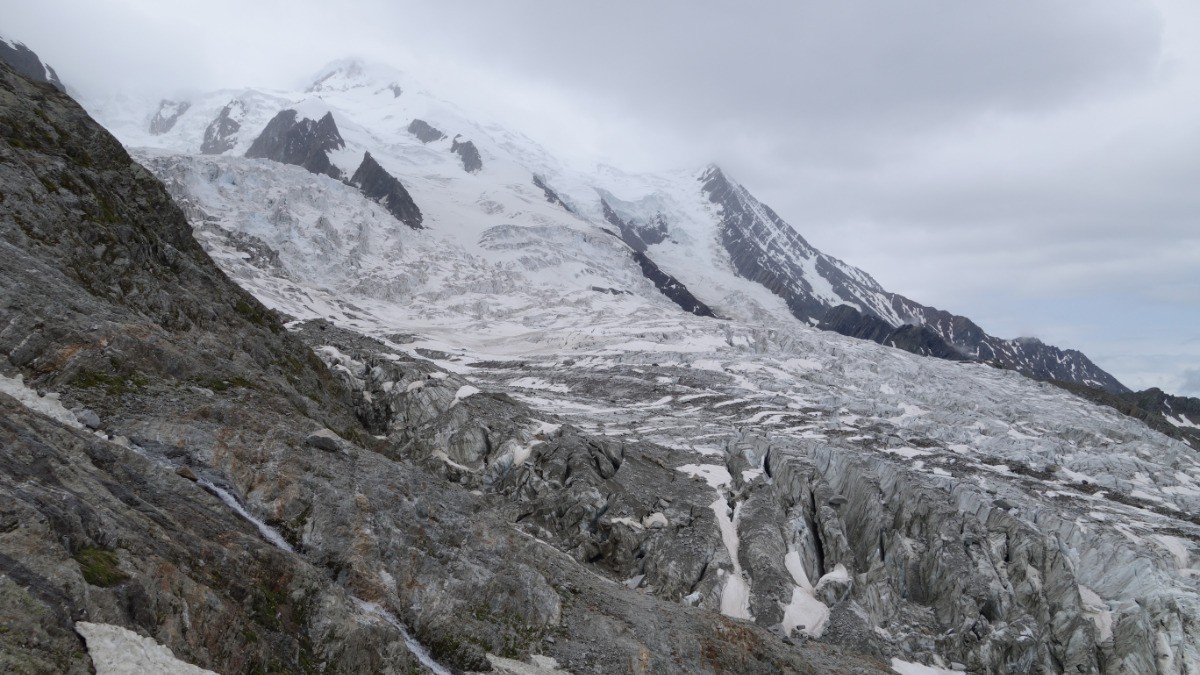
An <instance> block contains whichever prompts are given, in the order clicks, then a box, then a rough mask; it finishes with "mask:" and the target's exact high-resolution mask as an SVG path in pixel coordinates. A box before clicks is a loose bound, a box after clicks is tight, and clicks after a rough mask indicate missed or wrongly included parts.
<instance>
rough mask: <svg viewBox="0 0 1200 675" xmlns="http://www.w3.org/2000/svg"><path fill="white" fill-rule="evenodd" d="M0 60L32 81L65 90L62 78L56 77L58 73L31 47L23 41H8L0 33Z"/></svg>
mask: <svg viewBox="0 0 1200 675" xmlns="http://www.w3.org/2000/svg"><path fill="white" fill-rule="evenodd" d="M0 61H3V62H4V63H7V64H8V65H9V67H11V68H12V69H13V70H15V71H16V72H17V73H19V74H21V75H23V76H25V77H27V78H29V79H31V80H33V81H34V82H45V83H46V84H49V85H51V86H53V87H54V88H55V89H57V90H59V91H61V92H66V90H67V88H66V87H65V86H63V83H62V80H60V79H58V73H56V72H54V69H53V68H51V67H50V65H49V64H47V63H44V62H43V61H42V59H41V58H40V57H39V56H38V55H37V54H36V53H34V51H33V50H32V49H30V48H29V47H26V46H25V45H24V43H21V42H17V41H15V40H14V41H9V40H7V39H6V38H5V37H4V36H2V35H0Z"/></svg>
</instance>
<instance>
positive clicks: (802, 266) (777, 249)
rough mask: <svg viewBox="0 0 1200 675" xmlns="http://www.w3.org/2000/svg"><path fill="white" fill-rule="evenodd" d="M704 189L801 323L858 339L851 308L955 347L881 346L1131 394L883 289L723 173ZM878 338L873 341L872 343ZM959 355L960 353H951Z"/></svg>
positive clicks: (1095, 374)
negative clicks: (833, 313)
mask: <svg viewBox="0 0 1200 675" xmlns="http://www.w3.org/2000/svg"><path fill="white" fill-rule="evenodd" d="M701 180H702V181H703V190H704V193H705V194H706V195H707V196H708V198H709V199H710V200H711V201H712V202H713V203H714V204H716V205H717V206H718V207H719V209H720V214H721V226H720V238H721V244H722V246H724V248H725V250H726V251H727V252H728V253H729V257H730V260H732V261H733V264H734V267H735V268H736V269H737V271H738V273H739V274H741V275H742V276H744V277H746V278H748V279H751V280H753V281H755V282H757V283H760V284H762V285H764V286H766V287H767V288H768V289H770V290H771V291H772V292H773V293H775V294H777V295H779V296H780V297H781V298H783V299H784V300H785V301H786V302H787V305H788V308H789V309H790V310H791V312H792V314H793V315H795V317H796V318H797V319H800V320H802V321H807V322H810V323H814V324H818V325H820V326H821V327H822V328H825V329H827V330H833V331H837V332H840V333H843V334H845V335H851V336H855V337H866V336H859V335H856V330H858V325H857V324H858V322H857V320H856V319H854V318H853V317H852V316H850V315H848V314H846V313H845V312H839V313H838V314H837V315H836V316H830V315H829V313H830V312H831V311H833V310H835V309H836V308H838V307H839V306H843V305H848V306H850V307H852V308H854V309H855V310H856V311H857V312H859V313H863V314H867V315H871V316H874V317H876V318H877V319H879V320H881V321H883V322H884V323H886V324H887V325H888V326H890V327H891V328H892V329H893V330H900V329H902V328H903V327H904V326H905V325H907V324H916V325H919V326H923V327H925V328H927V329H928V330H929V331H930V332H931V333H932V334H933V335H935V336H937V337H938V338H940V339H941V340H942V341H944V342H945V344H946V345H948V346H949V348H950V349H949V350H947V349H946V348H945V347H939V346H935V345H931V344H930V341H929V340H928V339H922V340H920V341H918V343H915V344H914V346H913V347H912V348H911V349H910V348H909V347H907V346H905V344H906V343H904V342H896V341H894V340H893V341H892V342H890V343H889V342H888V341H887V340H888V336H889V335H890V333H888V334H880V337H879V339H877V340H876V341H878V342H881V343H882V344H892V346H897V347H899V348H901V349H909V351H915V352H916V353H920V354H927V355H941V356H943V357H944V356H950V357H951V358H969V359H975V360H980V361H990V362H994V363H997V364H999V365H1001V366H1003V367H1005V368H1011V369H1013V370H1017V371H1020V372H1022V373H1025V374H1027V375H1030V376H1033V377H1038V378H1047V379H1055V380H1062V381H1066V382H1076V383H1079V384H1084V385H1087V386H1090V387H1097V388H1100V389H1104V390H1106V391H1110V392H1113V393H1118V394H1119V393H1126V392H1128V391H1129V389H1128V388H1126V387H1125V386H1124V385H1122V384H1121V383H1120V382H1118V381H1117V380H1116V378H1114V377H1113V376H1112V375H1109V374H1108V373H1106V372H1104V371H1103V370H1101V369H1100V368H1099V367H1098V366H1096V364H1094V363H1092V361H1091V360H1090V359H1088V358H1087V357H1086V356H1084V355H1083V354H1082V353H1080V352H1078V351H1075V350H1062V349H1059V348H1057V347H1054V346H1052V345H1047V344H1044V343H1042V342H1041V341H1039V340H1036V339H1032V338H1018V339H1015V340H1005V339H1001V338H997V337H993V336H991V335H988V334H987V333H985V332H984V331H983V329H982V328H980V327H979V326H977V325H976V324H975V323H974V322H972V321H971V320H970V319H967V318H966V317H962V316H956V315H954V314H950V313H949V312H945V311H942V310H938V309H934V308H932V307H928V306H925V305H922V304H920V303H917V302H915V301H913V300H910V299H908V298H906V297H904V296H902V295H898V294H896V293H890V292H887V291H885V290H884V289H883V288H882V287H881V286H880V285H879V284H878V283H877V282H876V281H875V280H874V279H872V278H871V277H870V276H869V275H868V274H866V273H865V272H863V271H862V270H859V269H856V268H854V267H851V266H849V265H847V264H845V263H844V262H842V261H840V260H838V259H836V258H832V257H830V256H828V255H826V254H824V253H821V252H820V251H818V250H816V249H814V248H813V247H812V246H810V245H809V244H808V242H806V241H805V240H804V238H803V237H801V236H800V235H799V234H798V233H797V232H796V231H795V229H793V228H792V227H791V226H790V225H788V224H787V223H786V222H784V221H783V219H782V218H780V217H779V216H778V215H776V213H775V212H774V211H772V210H771V209H770V207H767V206H766V205H764V204H762V203H761V202H759V201H758V200H757V199H755V198H754V197H753V196H752V195H751V194H750V193H749V191H747V190H746V189H745V188H744V187H742V186H741V185H738V184H737V183H734V182H733V181H731V180H729V178H727V177H726V176H725V174H724V173H722V172H721V170H720V169H719V168H716V167H712V168H710V169H709V170H708V171H707V172H706V173H705V174H704V176H703V177H702V178H701ZM867 339H874V338H867ZM953 351H957V352H958V353H957V354H953V353H951V352H953Z"/></svg>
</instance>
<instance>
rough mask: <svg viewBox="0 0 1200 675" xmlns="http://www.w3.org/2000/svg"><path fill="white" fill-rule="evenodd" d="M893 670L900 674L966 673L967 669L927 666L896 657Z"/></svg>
mask: <svg viewBox="0 0 1200 675" xmlns="http://www.w3.org/2000/svg"><path fill="white" fill-rule="evenodd" d="M892 670H894V671H896V672H897V673H899V674H900V675H966V671H963V670H950V669H949V668H938V667H937V666H925V665H921V664H920V663H913V662H911V661H901V660H900V659H897V658H895V657H893V658H892Z"/></svg>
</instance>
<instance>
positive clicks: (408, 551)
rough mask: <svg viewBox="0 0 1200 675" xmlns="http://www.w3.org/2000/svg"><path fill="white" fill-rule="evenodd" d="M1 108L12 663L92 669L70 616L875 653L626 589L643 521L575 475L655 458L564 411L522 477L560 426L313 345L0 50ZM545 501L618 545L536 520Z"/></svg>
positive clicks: (190, 641) (2, 477)
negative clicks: (613, 533)
mask: <svg viewBox="0 0 1200 675" xmlns="http://www.w3.org/2000/svg"><path fill="white" fill-rule="evenodd" d="M0 135H2V141H0V195H3V200H2V201H0V326H3V328H0V354H3V356H4V359H3V360H2V361H0V375H3V378H4V379H3V380H0V382H3V383H10V384H5V389H4V390H5V391H11V392H13V393H15V394H18V395H19V398H14V397H13V396H10V395H9V394H0V445H2V446H3V448H4V452H2V453H0V624H2V625H4V626H6V627H10V628H8V629H7V630H3V631H0V669H2V670H5V671H6V672H8V671H11V672H62V673H87V672H91V671H92V668H93V664H92V663H90V656H89V653H88V652H87V651H86V649H87V647H85V644H84V643H83V642H82V640H81V638H80V636H79V634H78V632H77V631H76V630H75V628H76V624H77V623H78V622H85V623H86V624H91V625H99V624H103V625H107V626H119V627H121V628H124V629H127V630H129V631H132V632H133V633H136V634H137V635H139V636H141V637H143V638H152V639H153V640H154V641H155V642H156V643H157V644H158V645H162V646H163V647H165V648H167V649H169V650H170V651H171V653H172V654H174V657H175V658H178V659H180V660H183V661H185V662H187V663H191V664H193V665H196V666H198V667H202V668H205V669H208V670H212V671H215V672H313V671H318V672H347V673H357V672H416V671H419V670H421V669H422V668H427V669H431V668H437V669H441V670H439V672H444V671H445V670H444V668H452V669H454V670H455V671H464V670H487V669H489V668H490V667H491V666H490V662H489V660H488V659H487V654H489V653H491V654H497V655H507V656H509V657H515V658H520V659H527V658H529V657H530V656H531V654H535V653H540V654H542V655H545V656H547V657H553V658H554V659H556V660H557V662H558V663H559V664H560V665H561V667H562V668H563V669H564V670H567V671H569V672H621V671H625V670H629V671H631V672H636V673H657V672H745V673H778V672H823V673H825V672H828V673H870V672H882V671H883V663H882V662H881V661H879V660H878V659H876V658H874V657H871V656H862V655H859V654H856V653H842V650H838V649H836V648H829V647H826V646H823V645H813V646H812V647H811V648H807V647H806V648H805V649H803V650H799V649H796V648H794V647H793V646H791V645H789V644H786V643H785V642H784V641H783V640H782V639H780V637H778V636H777V635H775V634H773V633H772V632H771V631H769V630H767V629H765V628H763V627H760V626H756V625H754V624H750V623H741V622H735V621H732V620H730V619H727V618H725V617H722V616H720V615H718V614H716V613H714V612H709V611H702V610H698V609H694V608H691V607H688V606H685V605H683V604H680V603H676V602H672V601H669V600H667V599H663V598H658V597H655V596H653V595H648V594H644V593H641V592H636V591H631V590H630V587H629V586H628V585H626V584H624V583H620V581H622V579H618V578H615V577H614V576H613V574H614V572H620V573H621V574H624V573H625V571H626V570H631V569H632V568H634V567H635V566H636V563H635V562H634V560H635V559H636V557H630V554H632V553H633V551H634V549H632V548H630V546H632V544H633V542H634V541H635V539H633V538H623V537H617V538H612V541H611V543H609V544H605V543H604V537H603V532H604V530H605V529H606V528H609V527H610V525H608V524H605V523H602V522H601V518H602V517H603V513H604V511H605V509H604V507H603V504H602V503H600V502H597V501H596V500H595V499H594V498H593V497H594V496H596V494H597V493H596V492H595V491H594V490H593V488H594V487H595V486H600V485H605V483H604V481H607V480H611V479H613V478H614V477H615V476H617V474H618V473H619V472H621V471H624V475H627V476H629V478H630V480H633V481H634V483H631V485H633V484H635V483H636V481H638V480H649V479H654V480H661V479H664V478H665V477H666V476H668V475H673V474H672V473H671V471H670V470H669V469H664V468H662V467H658V466H657V465H656V464H655V463H654V462H652V461H650V460H648V459H642V458H639V457H637V454H638V453H636V452H626V451H625V450H623V449H622V447H621V444H620V443H614V442H613V441H611V440H608V439H602V438H601V439H597V438H591V437H589V436H587V435H584V434H579V433H577V432H564V434H563V440H562V441H557V440H555V441H554V442H552V443H547V444H546V445H547V450H548V449H549V448H550V447H553V448H556V449H555V451H554V452H550V453H547V454H546V458H545V459H544V460H543V459H539V460H538V461H537V462H536V463H533V462H531V463H530V464H529V466H530V467H534V466H545V467H547V471H546V472H543V473H544V478H542V477H539V478H538V480H540V481H543V482H544V483H545V484H547V485H562V487H563V490H564V492H563V495H564V497H563V498H559V499H555V496H554V493H553V491H550V492H545V491H543V492H541V493H537V494H535V493H534V492H532V491H531V489H527V488H524V487H521V486H522V484H523V482H524V483H529V484H532V483H531V481H532V477H526V476H527V474H525V473H523V472H522V473H516V472H513V471H512V470H511V467H513V466H515V465H516V464H517V461H516V460H517V458H518V457H519V456H521V455H526V458H528V456H527V453H528V452H530V451H532V450H533V449H534V448H531V446H533V445H535V444H540V443H543V441H542V440H540V439H539V438H538V435H539V434H541V436H542V438H546V439H549V438H550V436H551V435H553V434H551V432H550V431H549V430H547V431H545V432H543V431H539V427H538V426H537V424H538V423H536V422H534V421H533V420H532V419H531V418H530V414H529V411H528V409H527V408H525V407H524V406H523V405H521V404H518V403H516V402H515V401H513V400H511V399H510V398H508V397H506V396H504V395H501V394H487V393H484V392H480V391H479V390H477V389H474V388H472V387H470V386H469V385H466V384H465V383H464V382H463V381H462V380H461V379H459V378H457V376H454V375H451V374H449V373H447V372H445V371H442V370H439V369H438V368H436V367H435V366H434V365H432V363H431V362H430V361H428V360H425V359H417V358H414V357H412V356H410V355H408V354H407V353H406V352H402V351H401V352H397V351H395V350H392V349H391V348H389V347H388V346H387V345H385V344H383V343H381V342H379V341H375V340H370V339H367V338H363V337H361V336H356V335H354V334H347V333H345V332H339V331H337V330H335V329H334V328H333V327H332V326H329V325H326V324H316V323H314V324H313V325H311V326H306V327H305V329H304V330H302V331H301V334H302V335H303V336H304V337H306V338H308V339H312V340H313V343H314V344H315V345H317V346H318V347H319V350H318V351H319V352H320V354H321V358H322V359H325V360H326V362H325V363H322V361H321V360H318V358H317V357H316V356H315V355H314V354H313V352H312V351H310V350H309V349H308V348H307V347H305V346H304V345H303V344H301V343H300V342H299V341H298V340H297V339H296V337H294V336H293V335H291V334H289V333H288V332H287V331H286V330H284V328H283V326H282V325H281V324H280V322H279V320H278V318H277V317H276V316H275V315H274V314H273V313H272V312H270V311H268V310H267V309H265V308H264V307H263V306H262V305H261V304H259V303H258V301H256V300H255V299H254V298H253V297H251V296H249V295H248V294H247V293H246V292H245V291H243V290H241V289H240V288H238V287H237V286H235V285H234V284H233V283H232V282H230V281H229V280H228V279H227V278H226V277H225V276H224V275H223V274H222V273H221V272H220V271H219V270H218V269H217V268H216V266H215V265H214V264H213V262H212V260H211V259H209V257H208V256H207V255H206V254H205V253H204V251H203V250H201V248H200V247H199V245H198V244H197V243H196V241H195V240H194V239H193V238H192V236H191V230H190V228H189V225H188V223H187V222H186V220H185V218H184V216H183V214H182V212H181V211H180V209H179V208H178V207H177V206H176V205H175V204H174V203H173V202H172V201H171V200H170V198H169V197H168V196H167V193H166V192H165V191H164V189H163V187H162V185H161V184H160V183H159V182H158V181H156V180H155V179H154V178H153V177H152V176H150V175H149V174H148V173H147V172H146V171H145V170H144V169H142V168H141V167H140V166H138V165H137V164H135V163H134V162H132V161H131V160H130V158H129V156H128V155H127V154H126V153H125V151H124V150H123V149H122V147H121V145H120V144H119V143H118V142H117V141H116V140H115V139H114V138H112V137H111V136H110V135H108V134H107V133H106V132H105V131H103V130H102V129H100V128H99V127H97V126H96V125H95V124H94V123H93V122H92V121H91V120H90V118H89V117H88V116H87V115H86V114H85V113H84V112H83V111H82V110H81V109H80V108H79V107H78V106H77V105H76V104H75V103H74V102H73V101H71V100H70V99H69V98H67V97H66V96H65V95H62V94H59V93H57V92H53V91H52V90H50V89H49V88H44V87H37V86H36V85H33V84H32V83H30V82H29V81H27V80H25V79H23V78H21V77H20V76H17V75H16V74H15V73H13V71H11V70H10V69H9V68H7V67H5V66H0ZM17 375H20V376H22V377H23V378H24V380H23V382H24V383H27V385H28V386H26V385H24V384H21V385H20V386H18V385H12V384H11V382H13V381H15V382H17V383H20V382H22V380H21V379H20V378H17V377H16V376H17ZM38 392H50V393H46V395H45V396H44V397H42V396H39V394H38ZM36 402H40V403H36ZM35 403H36V405H35ZM55 406H57V408H55ZM71 409H87V410H91V411H93V412H94V413H95V415H96V416H97V417H98V418H99V419H100V420H101V421H102V426H103V429H104V430H105V432H106V433H105V435H104V436H103V437H102V436H99V435H97V434H96V433H93V432H92V431H90V430H88V429H85V428H83V427H82V425H80V424H79V423H78V422H77V421H76V420H75V418H74V416H73V415H72V414H71V413H70V412H69V410H71ZM39 410H41V411H51V412H52V413H53V414H52V415H49V416H48V415H47V414H45V413H44V412H38V411H39ZM377 435H378V436H384V437H385V439H382V440H381V439H378V438H376V437H375V436H377ZM539 447H540V446H539ZM330 448H335V449H334V450H330ZM505 453H508V455H507V456H508V457H509V459H508V460H505V459H504V456H505ZM539 456H540V455H539ZM506 462H507V464H506ZM551 467H558V468H555V469H554V471H556V472H557V473H550V472H549V470H550V468H551ZM563 467H568V468H569V470H570V471H575V472H578V473H579V474H580V476H581V478H580V479H579V481H578V487H573V486H574V485H575V481H572V480H571V479H570V477H569V476H567V475H564V474H563V473H562V472H561V469H562V468H563ZM639 467H641V468H644V469H645V470H646V471H648V472H650V473H647V474H645V476H642V473H643V472H642V471H640V470H638V471H635V470H634V469H635V468H639ZM639 476H641V477H640V478H638V477H639ZM523 477H525V478H523ZM193 479H194V480H193ZM539 484H540V483H539ZM487 485H494V486H496V488H495V489H491V488H489V491H488V492H472V491H471V490H470V489H469V488H470V487H472V486H477V487H484V486H487ZM614 485H615V483H614ZM681 485H682V483H681ZM518 494H519V495H523V496H520V497H517V495H518ZM627 494H628V495H629V496H628V498H629V499H637V500H641V499H643V497H642V496H640V494H641V493H640V492H635V491H633V490H629V491H628V493H627ZM567 495H569V498H567V497H566V496H567ZM682 500H683V496H682V495H681V496H680V500H679V501H680V502H681V503H682ZM556 501H557V502H558V504H560V505H561V507H562V508H563V509H565V511H564V517H562V518H553V519H551V518H549V517H548V516H547V517H546V518H544V519H543V518H541V517H539V520H538V522H542V523H545V524H546V525H548V526H552V527H553V528H554V529H553V530H546V531H543V530H540V529H535V528H533V527H532V526H521V525H520V524H519V522H518V521H519V520H521V514H522V513H526V512H528V511H530V510H539V509H540V510H541V511H542V512H544V513H547V514H549V512H550V511H549V510H550V509H551V508H554V507H552V506H551V505H552V504H554V503H555V502H556ZM614 503H616V502H615V501H614ZM696 513H697V514H698V517H699V518H700V519H701V522H706V521H705V520H704V519H705V518H706V516H705V515H704V514H705V511H704V509H703V508H700V509H697V510H696ZM598 515H599V518H598V517H597V516H598ZM650 515H651V516H653V514H650ZM670 517H675V516H674V515H672V516H670ZM709 517H710V518H711V516H709ZM525 520H529V518H526V519H525ZM644 522H645V523H646V524H645V525H643V526H642V527H646V528H659V527H660V525H661V523H662V520H661V518H660V517H648V518H647V519H645V521H644ZM539 527H540V526H539ZM615 527H619V528H624V527H626V526H625V525H621V524H617V525H615ZM558 531H562V532H564V533H571V532H574V533H575V534H573V535H572V536H573V537H576V540H577V542H578V544H577V545H574V546H572V547H571V548H570V549H569V550H572V551H575V550H578V551H592V550H598V551H603V550H612V551H613V552H614V553H615V552H619V553H620V555H618V556H614V557H613V558H612V561H611V563H606V564H605V565H604V566H596V565H591V564H589V563H587V562H586V560H580V559H577V558H576V557H572V555H568V554H565V553H564V552H563V551H564V549H560V548H556V546H558V545H564V546H565V545H566V543H565V539H564V540H563V542H562V543H560V544H554V543H551V542H549V541H547V540H539V535H546V536H552V537H556V538H555V541H556V542H557V541H559V539H558V538H557V537H558V536H559V535H557V534H556V532H558ZM655 531H660V530H659V529H655ZM673 536H675V537H678V538H679V540H680V541H681V542H684V543H685V545H687V544H686V542H688V541H692V539H691V538H690V535H689V534H687V533H686V532H684V533H683V534H681V535H680V534H676V535H673ZM717 536H718V535H717V534H716V530H715V528H707V534H705V536H704V538H703V539H704V540H707V541H708V543H703V540H697V541H696V542H695V545H696V547H697V548H699V549H700V550H701V552H702V550H703V549H704V548H709V547H711V545H712V542H713V541H716V537H717ZM595 547H598V548H595ZM606 547H607V548H606ZM672 550H675V549H672ZM701 555H702V553H701ZM693 558H694V559H693V560H691V561H690V562H689V563H688V565H689V566H690V567H694V568H695V569H697V570H698V569H700V567H704V566H705V565H704V564H703V563H700V565H699V566H698V567H697V566H696V561H697V560H701V559H702V557H695V556H693ZM657 559H659V560H662V561H663V562H662V563H661V564H662V565H664V566H665V565H666V562H665V561H666V559H665V558H661V557H660V558H657ZM701 576H703V575H701ZM718 576H719V575H718V573H717V572H716V571H715V568H714V571H710V572H709V573H708V574H707V580H706V581H705V584H707V586H705V587H706V588H708V587H711V586H712V584H713V583H714V582H715V580H716V579H717V577H718ZM675 577H677V578H680V579H682V578H683V577H682V576H680V575H679V574H667V575H663V577H662V578H664V579H665V578H675ZM658 578H659V577H655V579H658ZM677 587H678V585H676V586H673V587H672V588H677ZM406 625H407V626H411V631H410V630H407V629H406V628H405V626H406ZM13 626H19V627H20V629H19V630H15V629H13V628H11V627H13ZM90 628H91V626H89V625H85V626H79V629H80V630H81V631H82V632H85V633H87V632H89V629H90ZM90 632H91V634H92V635H95V631H90ZM122 634H125V633H122ZM89 639H90V638H89ZM416 641H420V642H421V643H424V645H426V646H427V647H428V650H429V653H431V654H432V658H431V657H430V655H429V653H427V652H426V651H425V650H424V649H422V648H421V647H420V645H419V644H417V642H416ZM89 644H90V643H89ZM97 656H98V657H99V654H97ZM433 659H436V660H437V661H440V662H441V663H444V664H445V667H443V666H439V665H438V664H437V663H436V662H435V661H434V660H433ZM539 663H550V660H549V658H547V659H542V660H540V661H539Z"/></svg>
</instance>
